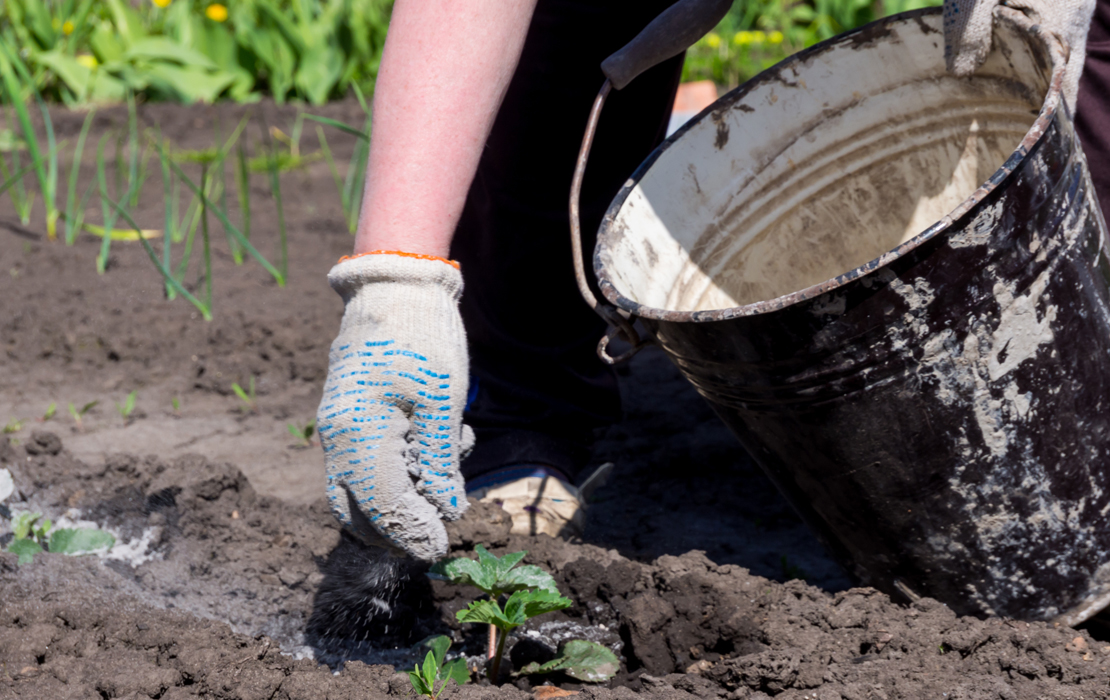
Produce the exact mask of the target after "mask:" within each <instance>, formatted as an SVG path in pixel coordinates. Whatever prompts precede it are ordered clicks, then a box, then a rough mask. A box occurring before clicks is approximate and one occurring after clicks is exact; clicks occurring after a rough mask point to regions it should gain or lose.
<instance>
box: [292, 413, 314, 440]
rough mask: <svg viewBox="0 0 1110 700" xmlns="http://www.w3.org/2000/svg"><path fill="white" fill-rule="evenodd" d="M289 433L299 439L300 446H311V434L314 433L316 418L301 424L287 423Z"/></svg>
mask: <svg viewBox="0 0 1110 700" xmlns="http://www.w3.org/2000/svg"><path fill="white" fill-rule="evenodd" d="M287 427H288V429H289V434H290V435H292V436H293V437H295V438H297V440H299V441H300V443H301V447H311V446H312V436H313V435H315V434H316V419H315V418H313V419H312V420H310V421H309V422H307V423H305V424H304V425H302V426H298V425H297V424H296V423H289V424H288V426H287Z"/></svg>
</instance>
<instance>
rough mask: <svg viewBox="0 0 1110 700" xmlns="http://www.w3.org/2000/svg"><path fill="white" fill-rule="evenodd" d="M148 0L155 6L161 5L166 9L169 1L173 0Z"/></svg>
mask: <svg viewBox="0 0 1110 700" xmlns="http://www.w3.org/2000/svg"><path fill="white" fill-rule="evenodd" d="M150 1H151V2H152V3H154V5H155V6H156V7H161V8H162V9H166V8H167V7H169V6H170V3H171V2H172V1H173V0H150Z"/></svg>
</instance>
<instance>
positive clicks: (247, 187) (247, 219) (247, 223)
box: [235, 143, 251, 256]
mask: <svg viewBox="0 0 1110 700" xmlns="http://www.w3.org/2000/svg"><path fill="white" fill-rule="evenodd" d="M235 188H236V190H237V192H238V193H239V215H240V216H241V217H242V220H243V237H244V238H246V239H247V240H248V241H249V240H250V237H251V171H250V168H248V167H247V148H246V146H244V145H243V144H242V143H240V144H239V148H238V152H237V156H236V159H235ZM241 255H242V254H241V253H240V256H241Z"/></svg>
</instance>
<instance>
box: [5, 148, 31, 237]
mask: <svg viewBox="0 0 1110 700" xmlns="http://www.w3.org/2000/svg"><path fill="white" fill-rule="evenodd" d="M2 133H3V134H6V135H8V136H10V134H11V131H10V130H9V129H5V130H4V131H3V132H2ZM3 141H4V144H3V145H2V146H0V151H3V152H6V153H11V154H12V158H11V165H10V166H9V164H8V159H7V158H5V157H0V177H3V178H4V180H12V188H11V191H10V192H9V196H10V197H11V199H12V206H13V207H14V208H15V212H16V214H18V215H19V222H20V223H21V224H23V225H24V226H27V225H28V224H30V223H31V208H32V207H33V206H34V204H35V193H34V192H31V193H28V192H27V186H26V185H24V184H23V174H24V173H26V172H27V171H28V170H30V169H31V168H32V167H34V166H33V164H28V165H23V163H22V161H23V158H22V156H21V155H20V152H21V151H22V150H23V149H24V148H25V146H24V145H23V142H22V141H18V142H13V141H12V139H11V138H5V139H3ZM13 170H14V171H15V175H13V174H12V171H13Z"/></svg>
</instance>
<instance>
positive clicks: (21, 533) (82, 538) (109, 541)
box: [7, 513, 116, 566]
mask: <svg viewBox="0 0 1110 700" xmlns="http://www.w3.org/2000/svg"><path fill="white" fill-rule="evenodd" d="M12 532H13V534H14V535H15V539H13V540H12V542H11V544H9V545H8V549H7V551H8V552H10V553H12V554H15V555H16V556H18V560H17V563H18V564H19V565H21V566H22V565H23V564H30V563H31V562H32V561H33V560H34V558H35V555H36V554H40V553H42V552H43V551H48V552H52V553H55V554H70V555H77V554H90V553H92V552H96V551H98V550H102V549H108V548H110V547H112V546H113V545H115V543H116V538H115V537H113V536H112V534H111V533H108V532H105V531H103V530H97V529H94V528H78V529H75V528H57V529H54V524H53V523H52V522H51V521H50V520H49V519H48V518H43V517H42V513H17V514H15V515H14V516H12Z"/></svg>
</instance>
